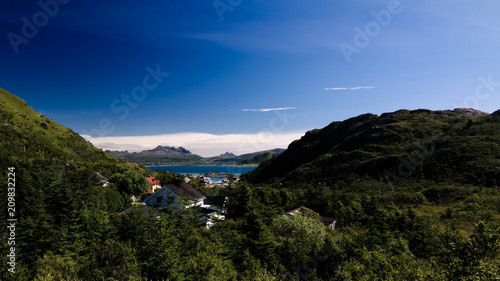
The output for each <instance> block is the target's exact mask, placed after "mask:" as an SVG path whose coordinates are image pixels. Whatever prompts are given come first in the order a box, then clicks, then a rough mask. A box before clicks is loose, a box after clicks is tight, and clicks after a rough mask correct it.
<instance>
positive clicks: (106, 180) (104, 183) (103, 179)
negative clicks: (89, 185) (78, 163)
mask: <svg viewBox="0 0 500 281" xmlns="http://www.w3.org/2000/svg"><path fill="white" fill-rule="evenodd" d="M95 174H96V175H97V177H98V178H99V181H100V182H101V185H102V186H108V185H109V181H108V179H107V178H106V177H104V176H103V175H101V173H99V172H95Z"/></svg>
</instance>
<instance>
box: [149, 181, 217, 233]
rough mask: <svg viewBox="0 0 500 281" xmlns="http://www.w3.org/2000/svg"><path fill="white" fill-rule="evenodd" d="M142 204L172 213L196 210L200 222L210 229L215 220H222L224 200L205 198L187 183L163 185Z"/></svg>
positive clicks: (211, 197) (212, 197)
mask: <svg viewBox="0 0 500 281" xmlns="http://www.w3.org/2000/svg"><path fill="white" fill-rule="evenodd" d="M143 203H144V204H145V205H150V206H152V205H156V206H159V207H162V208H169V209H171V210H174V211H176V210H179V209H180V208H193V207H194V208H198V210H199V212H200V213H201V216H200V220H203V221H204V222H205V225H206V226H207V227H211V226H212V225H213V224H214V223H215V222H216V221H217V220H223V219H224V215H222V212H223V211H222V210H223V208H222V206H223V204H224V200H221V199H220V198H218V197H214V196H209V197H206V196H205V195H203V194H201V193H200V192H199V191H198V190H196V189H194V187H192V186H191V185H189V184H187V183H180V184H179V185H175V184H168V185H165V186H163V187H162V188H160V189H158V190H157V191H155V192H154V193H153V194H151V196H149V197H148V198H146V199H145V200H144V201H143Z"/></svg>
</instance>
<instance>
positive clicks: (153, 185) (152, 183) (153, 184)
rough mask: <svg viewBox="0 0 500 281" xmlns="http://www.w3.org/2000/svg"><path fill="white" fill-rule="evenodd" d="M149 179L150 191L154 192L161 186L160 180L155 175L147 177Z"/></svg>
mask: <svg viewBox="0 0 500 281" xmlns="http://www.w3.org/2000/svg"><path fill="white" fill-rule="evenodd" d="M146 179H147V180H148V193H154V192H155V191H156V190H158V189H160V188H161V185H160V181H159V180H157V179H156V178H155V177H149V178H146Z"/></svg>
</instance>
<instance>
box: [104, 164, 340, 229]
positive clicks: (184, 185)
mask: <svg viewBox="0 0 500 281" xmlns="http://www.w3.org/2000/svg"><path fill="white" fill-rule="evenodd" d="M96 174H97V176H98V177H99V178H100V180H101V183H102V185H103V186H107V185H108V184H109V182H108V180H107V179H106V178H105V177H104V176H102V175H101V174H100V173H96ZM195 179H196V182H197V183H200V184H202V185H203V186H205V187H206V188H209V189H210V188H216V187H220V188H226V187H228V186H229V184H230V183H237V182H239V181H240V175H234V174H228V173H209V174H203V175H196V177H195ZM146 180H147V182H148V189H147V192H146V193H145V194H143V195H142V196H141V197H140V198H137V197H136V196H134V195H132V196H131V197H130V199H131V201H132V202H133V207H132V208H128V209H127V210H124V211H123V212H122V213H127V212H130V211H132V210H133V209H134V208H141V209H142V210H143V211H144V213H145V214H148V213H150V211H151V210H152V209H155V210H156V212H154V213H155V214H156V216H157V217H159V216H160V215H161V213H162V212H164V211H167V210H170V211H173V212H182V211H185V210H188V209H189V210H192V211H194V212H197V213H198V221H199V222H200V224H201V225H202V226H203V227H206V228H210V227H212V226H213V225H215V224H216V223H217V222H220V221H223V220H224V219H225V214H226V210H227V209H226V206H227V203H228V200H229V199H228V198H227V197H222V196H210V195H204V194H202V193H201V192H200V191H198V190H196V189H195V188H194V187H193V186H192V185H191V184H189V182H190V181H191V180H192V178H190V177H188V176H185V177H184V182H182V181H180V182H177V183H171V184H167V185H163V186H162V185H161V184H160V181H159V180H158V179H157V178H156V177H153V176H150V177H147V178H146ZM284 214H285V215H287V216H295V215H297V214H305V215H316V216H318V217H319V219H320V220H321V222H322V223H323V224H324V225H325V226H326V227H328V228H330V229H335V226H336V224H337V219H336V218H331V217H326V216H322V215H320V214H318V213H317V212H315V211H313V210H311V209H309V208H307V207H304V206H300V207H297V208H296V209H293V210H290V211H287V212H285V213H284Z"/></svg>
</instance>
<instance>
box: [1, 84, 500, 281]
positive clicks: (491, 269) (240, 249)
mask: <svg viewBox="0 0 500 281" xmlns="http://www.w3.org/2000/svg"><path fill="white" fill-rule="evenodd" d="M0 124H1V127H0V153H1V155H0V156H1V157H0V169H1V172H0V181H2V182H3V183H4V188H1V189H0V205H2V206H4V207H3V208H1V209H0V215H1V217H2V220H1V221H0V228H1V229H3V231H2V232H0V239H1V240H2V241H4V242H3V243H1V244H0V253H1V255H0V262H1V263H2V264H4V265H8V267H9V268H14V269H15V273H14V272H10V271H7V270H3V271H1V272H0V280H22V281H28V280H30V281H31V280H35V281H59V280H76V281H80V280H82V281H83V280H85V281H87V280H117V281H118V280H139V281H140V280H143V281H146V280H148V281H149V280H222V281H232V280H261V281H264V280H266V281H267V280H293V281H299V280H311V281H320V280H335V281H344V280H349V281H358V280H420V281H427V280H495V278H498V276H499V273H500V188H499V186H498V184H499V182H498V180H499V175H500V174H499V173H498V170H499V169H498V167H499V161H500V151H499V150H500V149H499V147H498V145H497V144H498V143H499V142H498V141H499V139H500V133H499V132H500V114H499V112H496V113H494V114H491V115H489V114H483V113H481V112H477V111H474V110H454V111H439V112H437V111H428V110H418V111H407V110H401V111H397V112H395V113H389V114H383V115H381V116H376V115H373V114H365V115H361V116H358V117H355V118H351V119H349V120H346V121H343V122H334V123H332V124H330V125H329V126H327V127H326V128H324V129H321V130H313V131H310V132H307V133H306V134H305V136H304V137H303V138H302V139H300V140H297V141H295V142H293V143H292V144H290V146H289V148H288V149H287V150H286V151H284V152H281V153H280V151H279V150H272V151H267V152H264V153H256V154H247V155H242V156H241V155H240V156H236V157H243V158H245V159H242V158H240V159H239V160H246V161H249V162H251V161H262V160H265V162H264V163H263V164H261V165H260V166H259V167H258V168H257V169H256V170H255V172H253V173H250V174H246V175H244V176H243V177H242V180H241V181H237V182H233V181H231V182H229V183H228V186H227V187H221V186H217V185H216V186H204V185H202V184H201V183H199V182H197V181H196V180H195V179H194V178H192V179H190V184H192V186H193V187H195V188H196V189H197V190H198V191H200V192H202V193H203V194H204V195H206V196H207V199H209V200H214V201H216V202H225V206H224V213H223V214H224V215H225V218H224V220H221V221H219V220H217V219H215V222H216V223H215V225H213V226H212V227H211V228H209V229H207V228H205V227H204V225H203V223H202V221H200V218H202V216H203V214H204V211H207V210H202V209H200V208H198V207H193V208H180V209H175V208H172V207H169V208H165V209H164V208H159V207H155V206H145V205H139V204H137V205H136V206H133V204H132V202H131V198H130V196H131V195H135V196H136V197H139V196H141V195H145V193H146V190H147V187H148V183H147V181H146V180H145V178H144V174H146V173H147V171H146V169H145V167H142V166H140V165H138V164H132V163H128V162H124V161H120V160H117V159H115V158H113V157H111V156H109V155H108V154H106V153H104V152H103V151H102V150H100V149H97V148H94V147H93V146H92V145H91V144H90V143H88V142H87V141H85V140H84V139H83V138H81V137H80V136H79V135H78V134H76V133H74V132H72V131H71V130H70V129H68V128H65V127H63V126H61V125H58V124H57V123H56V122H54V121H53V120H50V119H48V118H46V117H44V116H42V115H41V114H39V113H37V112H36V111H35V110H33V109H32V108H30V107H29V106H28V105H26V103H24V101H22V100H21V99H19V98H17V97H15V96H14V95H12V94H10V93H7V92H5V91H1V92H0ZM150 153H151V154H158V155H162V154H163V155H166V154H172V153H174V154H175V153H180V154H189V153H188V151H187V150H184V149H181V148H170V147H159V148H157V149H154V150H152V151H150ZM220 157H221V158H219V159H228V158H231V157H232V158H234V157H235V156H230V155H225V156H220ZM214 159H216V158H214ZM402 163H403V164H402ZM408 163H409V164H408ZM97 173H99V174H100V175H104V176H105V177H107V178H108V179H109V182H108V183H106V184H104V182H103V181H102V178H101V177H100V176H99V174H97ZM154 176H156V177H157V179H160V180H161V181H162V182H163V183H165V184H169V183H176V184H179V183H180V182H183V181H184V180H186V177H185V176H180V175H175V174H173V173H170V172H158V173H155V174H154ZM8 188H10V189H8ZM8 198H13V199H8ZM9 204H10V205H9ZM13 204H14V205H13ZM221 204H222V203H221ZM7 206H10V207H12V208H14V207H15V210H14V209H12V208H11V209H8V208H7ZM301 207H305V208H301ZM308 208H309V209H308ZM294 209H296V210H299V211H297V212H296V213H295V215H287V214H286V212H288V211H291V210H294ZM9 218H10V219H12V218H15V219H16V220H15V221H8V219H9ZM13 225H14V226H15V229H14V228H12V227H13ZM11 238H14V240H12V239H11ZM12 242H15V243H12ZM12 263H15V264H12ZM4 268H6V267H5V266H4Z"/></svg>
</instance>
